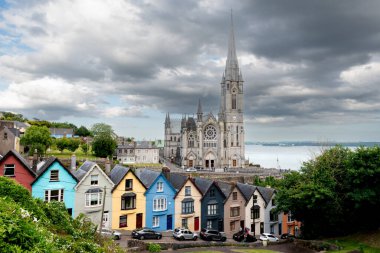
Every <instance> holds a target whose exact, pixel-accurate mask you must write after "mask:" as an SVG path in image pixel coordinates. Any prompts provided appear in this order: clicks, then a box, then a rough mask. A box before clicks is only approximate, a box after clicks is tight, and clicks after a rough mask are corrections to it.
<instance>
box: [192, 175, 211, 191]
mask: <svg viewBox="0 0 380 253" xmlns="http://www.w3.org/2000/svg"><path fill="white" fill-rule="evenodd" d="M194 183H195V184H196V185H197V187H198V189H199V190H200V191H201V193H202V195H205V193H206V192H207V190H208V188H210V185H211V184H212V180H209V179H205V178H194Z"/></svg>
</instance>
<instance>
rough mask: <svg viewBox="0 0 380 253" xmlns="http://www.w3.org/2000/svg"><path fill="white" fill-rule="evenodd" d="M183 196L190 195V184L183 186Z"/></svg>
mask: <svg viewBox="0 0 380 253" xmlns="http://www.w3.org/2000/svg"><path fill="white" fill-rule="evenodd" d="M185 196H191V186H185Z"/></svg>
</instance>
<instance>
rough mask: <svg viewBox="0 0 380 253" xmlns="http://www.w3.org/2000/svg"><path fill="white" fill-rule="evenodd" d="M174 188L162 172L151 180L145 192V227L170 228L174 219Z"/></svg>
mask: <svg viewBox="0 0 380 253" xmlns="http://www.w3.org/2000/svg"><path fill="white" fill-rule="evenodd" d="M175 194H176V190H175V189H174V187H173V186H172V185H171V183H170V182H169V181H168V180H167V178H166V177H165V176H164V174H163V173H161V174H159V176H158V177H156V179H155V180H154V181H153V183H152V184H151V185H150V186H149V188H148V189H147V190H146V192H145V197H146V210H147V212H146V222H145V224H146V227H149V228H153V229H155V230H157V231H166V230H172V229H173V226H174V221H175V209H174V208H175V203H174V196H175Z"/></svg>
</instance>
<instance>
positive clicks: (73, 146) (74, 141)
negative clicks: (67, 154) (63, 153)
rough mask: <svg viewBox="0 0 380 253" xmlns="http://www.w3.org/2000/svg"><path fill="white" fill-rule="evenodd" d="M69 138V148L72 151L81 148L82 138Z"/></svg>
mask: <svg viewBox="0 0 380 253" xmlns="http://www.w3.org/2000/svg"><path fill="white" fill-rule="evenodd" d="M68 140H69V142H68V146H67V149H68V150H70V151H71V152H75V150H77V149H78V148H79V145H80V140H79V139H76V138H71V139H68Z"/></svg>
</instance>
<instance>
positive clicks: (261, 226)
mask: <svg viewBox="0 0 380 253" xmlns="http://www.w3.org/2000/svg"><path fill="white" fill-rule="evenodd" d="M262 233H264V222H260V234H262Z"/></svg>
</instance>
